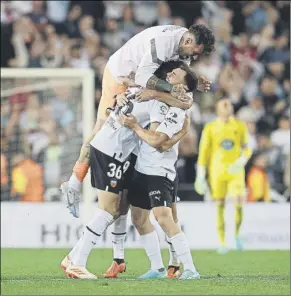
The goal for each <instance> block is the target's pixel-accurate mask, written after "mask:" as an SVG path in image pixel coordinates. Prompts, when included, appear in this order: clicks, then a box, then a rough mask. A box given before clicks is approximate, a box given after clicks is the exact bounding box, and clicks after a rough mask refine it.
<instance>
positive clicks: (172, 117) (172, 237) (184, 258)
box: [121, 107, 200, 279]
mask: <svg viewBox="0 0 291 296" xmlns="http://www.w3.org/2000/svg"><path fill="white" fill-rule="evenodd" d="M185 116H186V112H185V111H184V110H181V109H178V108H175V107H171V108H170V109H169V111H168V113H167V115H166V117H165V120H164V121H163V122H162V123H161V124H159V123H152V124H151V128H150V130H146V129H144V128H143V127H142V126H140V125H139V124H138V123H137V120H136V118H135V117H134V116H133V115H131V114H129V115H127V116H126V115H122V116H121V117H122V122H123V124H125V125H126V126H127V127H129V128H131V129H132V130H133V131H134V132H135V133H136V134H137V135H138V136H139V137H140V139H141V140H142V141H143V142H142V144H141V146H140V151H139V153H138V157H137V161H136V165H135V170H136V171H135V176H134V179H133V181H132V185H131V187H130V188H129V193H128V199H129V202H130V204H131V206H132V207H131V213H132V220H133V223H134V225H135V226H136V228H137V231H138V232H139V234H140V235H141V241H142V242H143V245H144V248H145V251H146V253H147V255H148V257H149V259H150V261H151V269H150V270H149V271H148V272H146V273H145V274H143V275H142V276H140V278H142V279H148V278H151V279H152V278H163V277H164V276H165V274H166V273H165V269H164V265H163V262H162V257H161V254H160V249H159V244H158V239H157V234H156V231H155V230H154V227H153V225H152V224H151V222H150V220H149V214H150V210H151V209H153V213H154V216H155V218H156V220H157V222H158V223H159V225H160V226H161V228H162V229H163V230H164V232H165V233H166V234H167V240H168V241H169V242H170V243H171V244H172V246H173V250H174V251H175V252H176V254H177V257H178V259H179V260H180V261H181V262H182V264H183V265H184V272H183V273H182V275H181V276H180V277H179V279H199V278H200V275H199V273H198V271H197V270H196V268H195V266H194V264H193V260H192V256H191V251H190V248H189V245H188V241H187V239H186V237H185V234H184V233H183V232H182V231H181V228H180V227H179V225H177V223H175V221H174V219H173V214H172V209H171V208H172V204H173V202H175V197H176V191H177V179H176V178H177V172H176V169H175V164H176V162H177V159H178V142H179V141H180V139H181V138H182V137H183V136H184V135H185V133H184V131H183V130H184V129H185V127H184V128H182V126H183V124H184V121H185ZM162 145H165V146H166V147H165V146H164V148H162V151H164V150H165V151H164V152H162V153H161V152H160V151H159V150H158V148H160V147H162ZM177 270H178V269H176V270H174V271H177Z"/></svg>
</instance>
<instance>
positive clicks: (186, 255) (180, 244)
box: [170, 232, 196, 272]
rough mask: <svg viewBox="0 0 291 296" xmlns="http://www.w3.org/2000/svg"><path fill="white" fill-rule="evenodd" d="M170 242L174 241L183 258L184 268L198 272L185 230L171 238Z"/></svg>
mask: <svg viewBox="0 0 291 296" xmlns="http://www.w3.org/2000/svg"><path fill="white" fill-rule="evenodd" d="M170 242H171V243H172V245H173V247H174V249H175V251H176V253H177V256H178V258H179V259H180V260H181V262H182V264H183V266H184V270H187V269H189V270H191V271H193V272H196V267H195V266H194V263H193V259H192V255H191V251H190V248H189V245H188V241H187V238H186V236H185V234H184V233H183V232H179V233H178V234H176V235H174V236H172V237H171V238H170Z"/></svg>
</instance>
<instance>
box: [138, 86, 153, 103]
mask: <svg viewBox="0 0 291 296" xmlns="http://www.w3.org/2000/svg"><path fill="white" fill-rule="evenodd" d="M135 99H136V101H138V102H144V101H149V100H152V99H154V91H152V90H150V89H143V90H140V91H139V92H137V93H136V95H135Z"/></svg>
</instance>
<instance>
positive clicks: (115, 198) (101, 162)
mask: <svg viewBox="0 0 291 296" xmlns="http://www.w3.org/2000/svg"><path fill="white" fill-rule="evenodd" d="M90 152H91V157H90V166H91V183H92V186H93V187H94V188H96V189H97V190H98V192H97V194H98V208H97V211H96V212H95V214H94V216H93V218H92V219H91V221H90V222H89V223H88V224H87V226H86V227H85V229H84V233H83V236H82V237H81V238H80V240H79V241H78V243H77V245H76V246H75V247H74V248H73V250H72V251H71V252H70V254H69V258H70V260H71V264H70V265H69V266H68V267H67V269H66V273H67V274H69V275H70V276H72V277H77V278H78V277H79V275H82V276H83V273H84V270H86V269H85V266H86V263H87V258H88V256H89V254H90V252H91V250H92V248H93V247H94V245H96V243H98V241H99V240H100V238H101V235H102V234H103V233H104V231H105V230H106V229H107V228H108V226H109V225H111V224H112V223H113V221H114V219H116V218H117V217H118V216H119V205H120V196H119V192H120V191H121V188H122V185H123V184H122V181H123V179H122V176H121V178H120V179H114V182H113V181H112V180H111V178H109V177H108V168H109V164H111V163H114V164H115V165H116V167H118V166H122V164H121V163H120V162H118V161H117V160H115V159H114V158H112V157H109V156H108V155H105V154H103V153H102V152H100V151H98V150H97V149H95V148H94V147H92V146H91V149H90ZM78 271H79V274H78ZM84 277H85V275H84ZM79 278H80V277H79Z"/></svg>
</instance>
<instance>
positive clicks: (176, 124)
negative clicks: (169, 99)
mask: <svg viewBox="0 0 291 296" xmlns="http://www.w3.org/2000/svg"><path fill="white" fill-rule="evenodd" d="M185 118H186V112H185V111H184V110H181V109H179V108H175V107H171V108H170V109H169V111H168V113H167V115H166V117H165V119H164V120H163V122H162V123H161V124H160V125H159V126H158V128H157V130H156V131H157V132H160V133H164V134H166V135H167V136H168V137H169V138H170V139H171V138H172V137H173V136H174V135H175V134H176V133H178V132H179V131H180V130H181V129H182V128H183V125H184V121H185Z"/></svg>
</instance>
